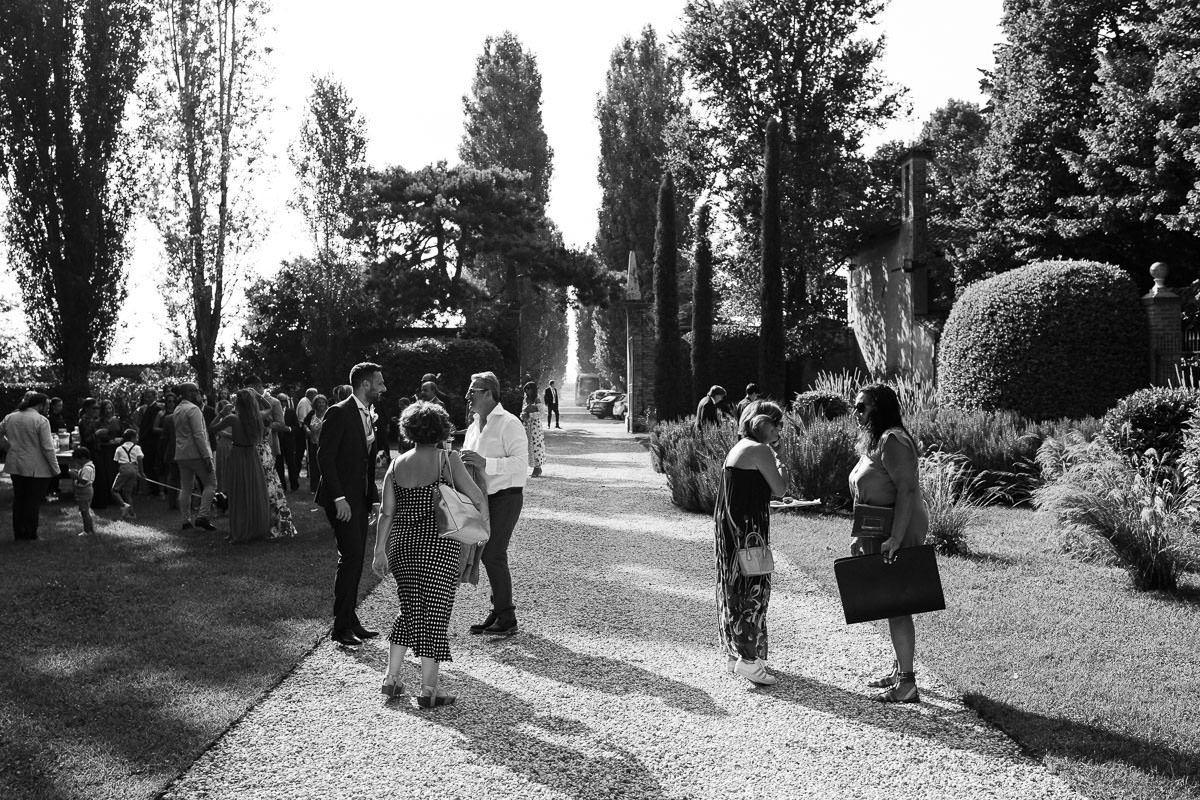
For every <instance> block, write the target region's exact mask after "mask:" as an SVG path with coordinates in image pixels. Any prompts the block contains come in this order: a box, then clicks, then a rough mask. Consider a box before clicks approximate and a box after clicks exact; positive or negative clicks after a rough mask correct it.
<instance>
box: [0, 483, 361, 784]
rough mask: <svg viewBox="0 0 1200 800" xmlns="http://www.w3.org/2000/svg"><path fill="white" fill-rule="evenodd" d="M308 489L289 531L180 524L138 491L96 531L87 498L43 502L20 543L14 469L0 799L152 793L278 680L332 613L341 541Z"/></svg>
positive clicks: (0, 568)
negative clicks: (126, 519) (128, 517)
mask: <svg viewBox="0 0 1200 800" xmlns="http://www.w3.org/2000/svg"><path fill="white" fill-rule="evenodd" d="M308 497H309V495H308V493H307V492H296V493H294V494H293V495H291V499H292V503H291V505H292V512H293V514H294V516H295V519H296V524H297V527H298V528H299V531H300V533H299V535H298V536H297V537H296V538H295V539H290V540H285V541H280V542H261V543H253V544H245V545H238V546H236V547H235V546H232V545H228V544H226V543H224V542H223V541H222V539H223V537H224V534H225V531H224V530H222V531H219V532H215V533H205V532H202V531H198V530H196V531H190V532H180V531H179V523H178V518H177V517H176V516H175V514H176V512H168V511H167V510H166V504H165V502H164V501H162V500H158V499H152V498H147V497H139V498H138V505H139V509H138V511H139V519H138V520H137V521H136V522H133V523H123V522H117V521H114V519H113V518H115V517H116V516H117V515H116V511H115V510H111V511H105V512H101V513H102V514H103V515H104V516H105V517H106V518H107V519H103V520H101V521H99V522H98V531H99V535H98V536H94V537H79V536H77V535H76V534H77V532H78V531H79V530H81V527H80V525H79V512H78V511H77V510H76V509H75V506H74V504H72V503H67V502H64V503H61V504H49V505H46V506H44V507H43V513H42V527H41V530H40V532H39V535H40V536H41V537H42V538H41V540H40V541H37V542H20V543H17V542H13V541H12V540H11V527H10V522H9V520H11V488H10V486H9V485H8V483H7V481H5V483H4V485H3V486H0V514H2V515H4V519H3V521H2V522H0V530H3V531H4V534H3V537H4V538H3V540H0V586H3V587H4V588H3V596H4V601H3V611H2V612H0V623H2V624H0V676H2V679H3V680H2V682H0V797H3V798H18V797H19V798H87V800H102V799H103V798H114V799H116V798H120V800H130V798H138V797H149V796H153V795H154V794H156V793H157V792H158V791H160V790H161V789H162V788H163V787H164V786H165V785H166V784H167V783H168V782H169V781H170V780H172V779H173V778H174V777H175V776H176V775H178V774H179V773H180V772H181V771H182V770H184V769H186V768H187V767H188V766H189V765H190V764H191V763H192V762H193V761H194V760H195V759H196V758H197V757H198V756H199V755H200V754H201V753H202V752H203V751H204V749H205V748H206V747H208V746H209V745H210V744H211V743H212V742H213V741H214V740H215V739H216V738H217V737H218V736H220V735H221V734H222V733H223V732H224V731H225V730H226V729H227V728H228V727H229V725H230V724H231V723H233V722H234V721H235V720H237V719H238V718H239V717H240V716H241V715H242V714H244V713H245V712H246V710H247V709H248V708H249V707H250V706H251V705H252V704H253V703H254V702H255V701H256V700H257V699H258V698H260V697H261V696H262V695H263V693H264V692H266V691H267V690H269V689H270V688H271V687H273V686H275V685H276V684H277V683H278V682H279V680H280V679H281V678H282V677H283V676H284V675H286V674H287V673H288V672H289V671H290V670H291V669H292V668H293V666H294V665H295V664H296V663H297V662H298V661H299V660H300V659H301V658H302V657H303V656H304V654H305V653H307V652H308V651H309V650H311V648H312V647H313V646H314V644H315V643H316V642H317V641H318V640H319V639H320V638H321V636H322V635H323V634H324V633H325V631H326V629H327V628H328V626H329V624H330V618H331V616H332V603H333V599H332V595H333V589H332V584H333V571H334V567H335V565H336V561H337V552H336V548H335V546H334V542H333V534H332V532H331V531H330V529H329V525H328V523H327V522H326V521H325V516H324V513H323V512H317V511H315V508H316V506H315V504H314V503H312V502H309V501H308ZM216 524H217V525H218V527H220V528H224V527H225V521H224V520H223V519H220V518H218V519H217V520H216ZM368 553H369V550H368ZM375 583H376V581H375V579H374V578H373V577H371V574H370V570H369V569H367V570H365V571H364V576H363V587H362V590H363V593H364V594H365V592H366V591H368V590H369V589H370V588H372V587H373V586H374V585H375Z"/></svg>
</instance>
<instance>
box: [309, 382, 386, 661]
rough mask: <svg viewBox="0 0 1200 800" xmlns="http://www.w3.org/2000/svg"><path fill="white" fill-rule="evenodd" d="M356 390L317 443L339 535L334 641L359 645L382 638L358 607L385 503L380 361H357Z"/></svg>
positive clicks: (331, 414) (322, 487) (324, 490)
mask: <svg viewBox="0 0 1200 800" xmlns="http://www.w3.org/2000/svg"><path fill="white" fill-rule="evenodd" d="M350 386H351V388H352V389H353V394H351V395H350V396H349V397H347V398H346V399H345V400H343V401H341V402H340V403H335V404H334V405H332V406H330V407H329V410H328V411H326V412H325V421H324V424H323V425H322V426H321V435H320V439H319V440H318V442H317V462H318V464H319V465H320V468H321V483H320V484H319V485H318V486H317V503H319V504H320V505H321V506H322V507H323V508H324V509H325V516H326V517H327V518H328V519H329V524H330V525H332V526H333V532H334V535H335V536H336V538H337V548H338V566H337V578H336V579H335V580H334V584H333V640H334V641H335V642H338V643H339V644H342V645H345V646H348V647H355V646H357V645H360V644H362V640H363V639H369V638H371V637H372V636H378V635H379V633H378V631H369V630H367V629H365V628H364V627H363V626H362V623H361V622H360V621H359V619H358V614H357V612H356V611H355V610H354V607H355V605H356V604H357V603H358V584H359V580H360V579H361V578H362V566H363V555H364V553H365V552H366V547H367V528H368V525H369V518H370V516H371V512H372V510H373V506H375V505H377V504H378V503H379V490H378V488H377V487H376V486H375V439H376V436H375V412H374V411H373V410H372V408H371V407H372V405H374V403H375V402H376V401H377V400H378V399H379V396H380V395H381V394H382V393H383V392H385V391H386V390H387V387H386V385H384V382H383V372H382V371H381V370H380V367H379V365H378V364H372V363H369V362H367V363H362V364H355V365H354V367H353V369H351V370H350Z"/></svg>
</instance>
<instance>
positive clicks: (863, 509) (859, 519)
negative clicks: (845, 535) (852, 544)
mask: <svg viewBox="0 0 1200 800" xmlns="http://www.w3.org/2000/svg"><path fill="white" fill-rule="evenodd" d="M895 511H896V509H894V508H892V507H891V506H869V505H867V504H865V503H855V504H854V527H853V528H851V529H850V535H851V536H868V537H872V538H876V539H887V538H888V537H890V536H891V535H892V516H893V515H894V514H895Z"/></svg>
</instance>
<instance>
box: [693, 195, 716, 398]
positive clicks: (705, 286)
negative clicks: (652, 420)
mask: <svg viewBox="0 0 1200 800" xmlns="http://www.w3.org/2000/svg"><path fill="white" fill-rule="evenodd" d="M711 226H712V210H711V209H710V208H709V206H708V203H702V204H701V205H700V208H698V209H697V210H696V231H695V234H694V240H695V244H694V248H695V249H694V250H693V257H692V269H693V270H694V274H693V277H692V397H693V398H697V397H701V396H702V395H704V394H705V393H706V392H707V391H708V388H709V386H710V385H711V382H712V375H713V365H712V339H713V286H712V281H713V255H712V242H711V241H710V240H709V236H710V235H711V231H710V228H711Z"/></svg>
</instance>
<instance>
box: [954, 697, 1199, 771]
mask: <svg viewBox="0 0 1200 800" xmlns="http://www.w3.org/2000/svg"><path fill="white" fill-rule="evenodd" d="M963 702H964V703H966V704H967V705H968V706H970V707H971V708H973V709H975V710H976V711H978V712H979V713H980V715H981V716H983V717H984V718H985V719H987V720H988V721H990V722H992V723H994V724H995V725H997V726H999V727H1000V728H1002V729H1003V730H1005V731H1008V732H1009V733H1010V734H1011V735H1014V736H1017V737H1019V741H1020V742H1021V746H1022V747H1024V748H1025V749H1026V750H1027V751H1029V752H1030V754H1031V755H1033V756H1034V757H1036V758H1041V757H1043V756H1047V755H1049V756H1057V757H1059V758H1064V759H1069V760H1072V761H1082V762H1089V763H1096V764H1104V763H1123V764H1127V765H1128V766H1130V767H1133V768H1134V769H1138V770H1141V771H1143V772H1147V773H1152V774H1157V775H1158V776H1159V777H1164V778H1172V779H1175V780H1183V781H1186V782H1187V783H1188V784H1189V786H1190V787H1191V790H1192V791H1193V792H1195V791H1196V790H1198V789H1200V751H1197V750H1192V751H1190V752H1188V751H1183V750H1179V749H1177V748H1173V747H1169V746H1167V745H1165V744H1163V743H1162V742H1155V741H1150V740H1147V739H1141V738H1138V737H1136V736H1129V735H1127V734H1122V733H1118V732H1116V731H1110V730H1108V729H1107V728H1101V727H1099V726H1096V725H1087V724H1084V723H1082V722H1076V721H1074V720H1069V719H1063V718H1061V717H1050V716H1046V715H1044V714H1037V713H1034V712H1032V711H1026V710H1024V709H1021V708H1016V707H1015V706H1011V705H1008V704H1007V703H1002V702H999V701H997V700H992V699H991V698H990V697H988V696H986V695H982V694H977V693H970V694H966V695H963Z"/></svg>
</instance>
